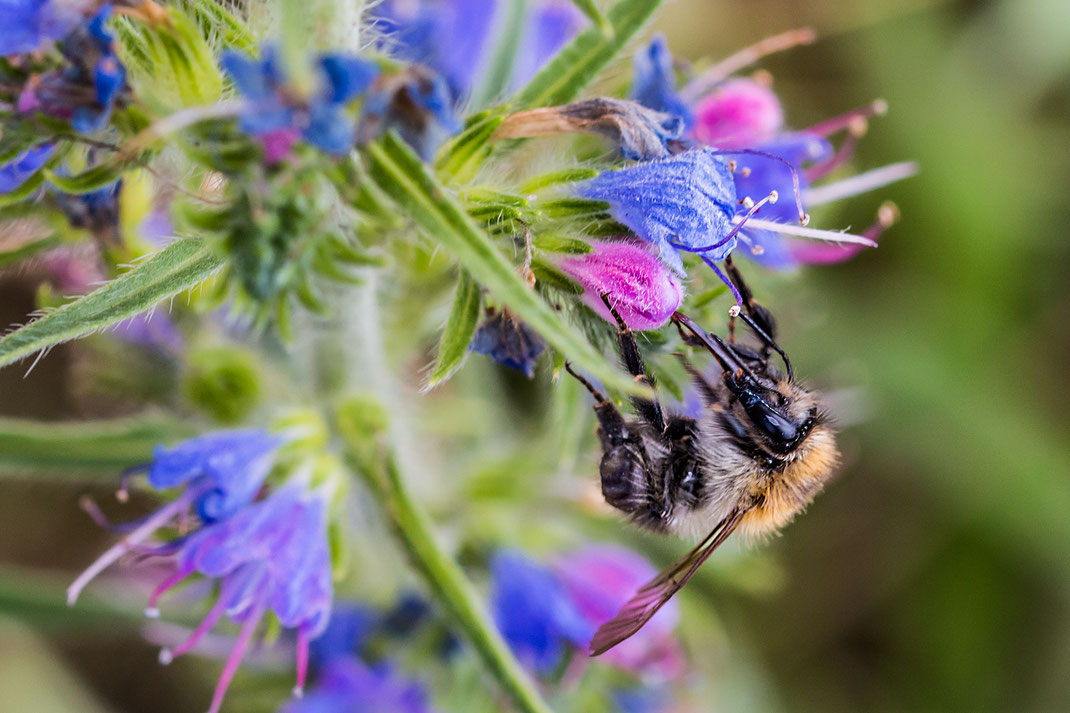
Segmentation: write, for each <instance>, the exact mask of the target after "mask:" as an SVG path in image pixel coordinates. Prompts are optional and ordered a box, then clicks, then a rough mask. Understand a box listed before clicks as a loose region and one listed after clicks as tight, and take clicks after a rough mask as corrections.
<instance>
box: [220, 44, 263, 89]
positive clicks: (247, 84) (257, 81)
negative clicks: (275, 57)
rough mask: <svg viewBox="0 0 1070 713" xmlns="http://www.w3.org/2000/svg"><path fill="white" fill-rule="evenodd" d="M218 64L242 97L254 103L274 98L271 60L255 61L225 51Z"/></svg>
mask: <svg viewBox="0 0 1070 713" xmlns="http://www.w3.org/2000/svg"><path fill="white" fill-rule="evenodd" d="M265 51H266V50H265ZM220 64H221V65H223V71H225V72H226V73H227V74H229V75H230V78H231V79H232V80H233V81H234V86H236V87H237V88H238V91H239V92H240V93H241V94H242V96H245V97H247V98H249V99H252V100H254V101H262V100H265V99H269V98H272V97H274V95H275V89H276V79H277V77H276V74H277V71H276V70H274V69H273V68H272V61H271V60H264V61H257V60H255V59H251V58H250V57H248V56H247V55H245V54H243V53H241V52H235V51H233V50H225V51H224V52H223V57H222V58H221V59H220Z"/></svg>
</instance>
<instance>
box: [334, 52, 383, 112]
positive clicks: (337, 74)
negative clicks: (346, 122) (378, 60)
mask: <svg viewBox="0 0 1070 713" xmlns="http://www.w3.org/2000/svg"><path fill="white" fill-rule="evenodd" d="M320 67H321V68H322V69H323V73H324V74H325V75H326V76H327V91H326V92H325V96H326V99H327V101H329V102H333V103H335V104H343V103H345V102H347V101H349V100H350V99H352V98H353V97H355V96H357V95H358V94H360V93H361V92H363V91H364V90H365V89H367V88H368V87H369V86H370V85H371V83H372V81H374V80H375V78H376V77H377V76H378V75H379V67H378V66H377V65H376V64H375V63H374V62H369V61H367V60H364V59H359V58H357V57H353V56H351V55H345V54H327V55H324V56H322V57H320Z"/></svg>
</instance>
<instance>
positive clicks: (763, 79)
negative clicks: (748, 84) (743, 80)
mask: <svg viewBox="0 0 1070 713" xmlns="http://www.w3.org/2000/svg"><path fill="white" fill-rule="evenodd" d="M750 78H751V81H752V82H754V83H755V84H760V85H761V86H763V87H765V88H766V89H768V88H769V87H771V86H773V75H772V73H771V72H769V70H767V69H756V70H754V72H753V73H752V74H751V75H750Z"/></svg>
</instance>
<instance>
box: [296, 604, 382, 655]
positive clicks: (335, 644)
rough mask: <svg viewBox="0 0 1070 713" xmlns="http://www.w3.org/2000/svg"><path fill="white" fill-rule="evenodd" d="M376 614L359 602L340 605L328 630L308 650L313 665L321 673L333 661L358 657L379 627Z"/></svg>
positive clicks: (329, 622)
mask: <svg viewBox="0 0 1070 713" xmlns="http://www.w3.org/2000/svg"><path fill="white" fill-rule="evenodd" d="M380 619H381V617H380V615H379V613H378V612H377V611H375V610H374V609H372V608H371V607H369V606H366V605H364V604H358V603H356V602H349V601H345V602H337V603H336V604H335V606H334V607H333V609H332V610H331V618H330V621H328V623H327V628H326V629H324V630H323V634H322V635H320V636H319V637H318V638H317V639H316V640H315V641H313V642H312V644H311V648H310V650H309V654H310V660H311V663H312V666H313V668H314V669H316V670H322V669H324V668H325V667H327V666H328V665H329V664H330V663H331V662H332V661H336V660H338V659H343V658H349V657H353V656H356V655H358V654H359V653H360V652H361V650H362V649H363V648H364V645H365V644H366V643H367V641H368V639H369V638H370V637H371V636H372V634H374V633H375V631H376V629H377V628H378V627H379V625H380Z"/></svg>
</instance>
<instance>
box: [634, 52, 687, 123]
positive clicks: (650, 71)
mask: <svg viewBox="0 0 1070 713" xmlns="http://www.w3.org/2000/svg"><path fill="white" fill-rule="evenodd" d="M633 68H634V70H633V71H634V73H635V76H634V79H633V85H632V98H633V99H635V100H636V101H637V102H639V103H640V104H642V105H643V106H645V107H649V108H651V109H653V110H655V111H660V112H664V113H666V114H672V115H673V116H678V117H680V118H681V119H683V121H684V124H685V126H691V122H692V121H693V118H694V117H693V116H692V113H691V109H690V107H688V105H687V103H686V102H684V100H683V99H681V98H680V97H679V96H678V95H677V94H676V74H675V73H674V72H673V66H672V53H671V52H669V45H668V43H667V42H666V40H665V36H664V35H656V36H655V37H654V38H653V39H652V40H650V44H649V45H647V46H646V48H645V49H643V50H640V51H639V52H637V53H636V55H635V59H634V63H633Z"/></svg>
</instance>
